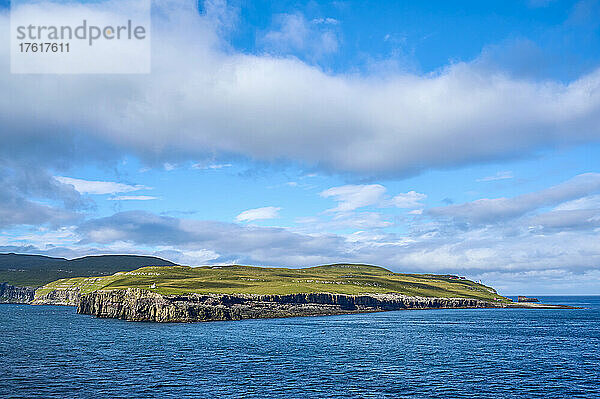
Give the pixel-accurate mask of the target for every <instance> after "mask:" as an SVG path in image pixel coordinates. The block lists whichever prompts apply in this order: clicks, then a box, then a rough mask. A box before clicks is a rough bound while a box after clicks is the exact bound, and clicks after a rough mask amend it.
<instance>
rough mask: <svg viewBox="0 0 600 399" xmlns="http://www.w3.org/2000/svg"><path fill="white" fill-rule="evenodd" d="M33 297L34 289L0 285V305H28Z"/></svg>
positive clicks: (5, 284)
mask: <svg viewBox="0 0 600 399" xmlns="http://www.w3.org/2000/svg"><path fill="white" fill-rule="evenodd" d="M34 295H35V288H31V287H16V286H14V285H10V284H8V283H0V303H29V302H31V301H32V300H33V297H34Z"/></svg>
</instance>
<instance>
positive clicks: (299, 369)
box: [0, 296, 600, 398]
mask: <svg viewBox="0 0 600 399" xmlns="http://www.w3.org/2000/svg"><path fill="white" fill-rule="evenodd" d="M540 299H542V300H543V301H544V302H547V303H562V304H571V305H576V306H583V307H585V309H581V310H525V309H472V310H458V309H457V310H413V311H398V312H384V313H373V314H360V315H342V316H328V317H298V318H289V319H271V320H244V321H236V322H211V323H192V324H154V323H133V322H126V321H121V320H107V319H96V318H93V317H90V316H83V315H78V314H76V313H75V309H74V308H71V307H55V306H28V305H0V329H1V330H0V397H2V398H34V397H40V398H54V397H56V398H118V397H128V398H154V397H160V398H188V397H189V398H213V397H231V398H239V397H248V398H252V397H256V398H269V397H285V398H317V397H323V398H334V397H360V398H386V397H389V398H404V397H406V398H598V397H600V297H598V296H596V297H545V298H540Z"/></svg>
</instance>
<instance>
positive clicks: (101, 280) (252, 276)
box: [36, 264, 504, 300]
mask: <svg viewBox="0 0 600 399" xmlns="http://www.w3.org/2000/svg"><path fill="white" fill-rule="evenodd" d="M153 284H156V288H151V286H152V285H153ZM72 287H80V288H81V290H82V292H84V293H87V292H91V291H94V290H98V289H119V288H132V287H135V288H142V289H147V290H150V291H154V292H158V293H161V294H183V293H191V292H195V293H213V294H237V293H239V294H292V293H309V292H330V293H339V294H362V293H387V292H397V293H401V294H405V295H411V296H428V297H464V298H480V299H489V300H494V299H495V298H501V297H500V296H499V295H498V294H497V293H496V291H495V290H494V289H493V288H490V287H487V286H485V285H482V284H477V283H475V282H473V281H469V280H462V279H457V278H456V277H454V278H453V276H448V275H433V274H400V273H393V272H391V271H389V270H387V269H384V268H382V267H377V266H369V265H346V264H340V265H328V266H316V267H309V268H304V269H284V268H264V267H251V266H213V267H209V266H205V267H194V268H192V267H188V266H171V267H143V268H140V269H137V270H133V271H130V272H118V273H116V274H113V275H111V276H102V277H78V278H70V279H62V280H58V281H54V282H52V283H50V284H47V285H45V286H44V287H43V288H41V289H39V290H38V292H37V293H36V295H40V294H43V293H45V292H48V291H49V290H53V289H58V288H72ZM501 299H502V300H504V298H501Z"/></svg>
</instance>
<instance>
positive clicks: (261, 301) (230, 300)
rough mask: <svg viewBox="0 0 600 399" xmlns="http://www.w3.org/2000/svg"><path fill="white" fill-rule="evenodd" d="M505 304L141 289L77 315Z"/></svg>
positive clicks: (167, 317) (206, 316) (96, 301)
mask: <svg viewBox="0 0 600 399" xmlns="http://www.w3.org/2000/svg"><path fill="white" fill-rule="evenodd" d="M504 306H505V305H504V304H503V303H496V302H488V301H482V300H479V299H470V298H425V297H409V296H405V295H400V294H369V295H343V294H329V293H310V294H291V295H242V294H239V295H201V294H187V295H160V294H157V293H154V292H151V291H145V290H140V289H127V290H110V291H102V290H101V291H95V292H92V293H89V294H86V295H82V296H81V298H80V301H79V305H78V307H77V312H78V313H82V314H89V315H94V316H96V317H102V318H117V319H124V320H131V321H155V322H193V321H214V320H241V319H256V318H273V317H292V316H316V315H333V314H345V313H364V312H376V311H384V310H401V309H445V308H490V307H504Z"/></svg>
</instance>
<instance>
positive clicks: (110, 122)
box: [0, 2, 600, 176]
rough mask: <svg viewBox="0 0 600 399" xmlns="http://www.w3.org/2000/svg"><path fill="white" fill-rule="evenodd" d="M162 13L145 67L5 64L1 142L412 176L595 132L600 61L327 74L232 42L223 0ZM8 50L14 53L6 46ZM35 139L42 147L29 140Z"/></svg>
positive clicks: (61, 152) (599, 123)
mask: <svg viewBox="0 0 600 399" xmlns="http://www.w3.org/2000/svg"><path fill="white" fill-rule="evenodd" d="M225 8H226V7H225ZM217 9H218V7H217ZM155 15H156V17H155V20H154V21H153V30H154V32H153V33H154V34H153V65H152V71H153V72H152V74H151V75H149V76H144V75H138V76H136V75H131V76H127V75H113V76H110V75H106V76H85V75H81V76H69V75H66V76H56V75H55V76H52V75H46V76H44V75H40V76H26V77H17V76H11V75H8V74H3V75H2V76H1V77H0V89H1V90H2V92H3V93H6V94H5V95H4V96H2V99H0V124H1V125H2V126H4V127H5V130H4V132H3V139H4V140H5V142H6V143H7V144H8V145H7V146H3V147H2V148H3V150H0V153H2V154H3V155H4V156H8V153H7V152H6V149H7V148H11V152H12V156H24V157H27V156H37V155H40V159H41V160H44V159H46V160H47V159H48V158H49V155H48V153H49V152H48V150H50V151H51V152H50V153H51V154H53V155H52V160H51V161H52V162H57V160H58V159H64V158H65V157H68V156H73V160H76V159H79V158H81V154H78V153H79V152H80V151H82V150H84V149H85V148H86V147H90V148H93V149H95V151H93V153H94V154H95V156H96V157H99V158H107V157H108V158H110V157H115V156H119V154H121V155H123V154H134V155H136V156H138V157H139V158H141V159H144V160H146V161H148V162H154V161H156V160H158V159H161V160H163V161H172V162H176V161H178V160H182V159H201V158H203V157H209V156H210V157H213V158H214V155H215V154H217V156H219V157H226V156H229V155H233V154H235V155H241V156H243V157H247V158H250V159H255V160H260V161H275V160H287V161H290V162H295V163H299V164H301V165H311V166H317V167H320V168H322V169H324V170H328V171H335V172H341V173H347V172H350V173H354V174H357V175H363V176H383V175H385V176H405V175H409V174H414V173H418V172H420V171H422V170H425V169H431V168H450V167H455V166H460V165H468V164H473V163H478V162H482V161H490V160H498V159H506V158H509V157H516V156H522V155H524V154H530V153H532V152H535V151H537V150H540V149H544V148H548V147H552V146H557V145H563V144H576V143H583V142H590V141H598V139H599V138H600V71H599V70H596V71H594V72H592V73H590V74H588V75H585V76H581V77H579V78H578V79H576V80H574V81H572V82H570V83H566V84H564V83H560V82H552V81H543V82H536V81H532V80H519V79H515V78H511V77H510V76H508V75H504V74H503V73H502V72H499V71H488V70H485V69H482V68H481V66H479V65H474V64H470V63H457V64H453V65H450V66H448V67H447V68H445V69H443V70H440V71H438V72H437V73H434V74H431V75H426V76H419V75H413V74H406V73H397V74H395V75H392V76H385V77H379V76H376V75H366V76H365V75H363V76H360V75H346V74H330V73H326V72H324V71H322V70H321V69H319V68H318V67H316V66H312V65H308V64H306V63H304V62H302V61H300V60H298V59H296V58H292V57H282V56H275V55H268V54H267V55H251V54H242V53H237V52H235V51H234V50H232V49H231V48H230V47H229V46H228V45H227V43H226V42H224V41H222V39H221V36H222V35H221V36H220V32H221V31H222V29H224V28H223V26H224V25H226V23H227V22H228V21H229V20H228V19H227V18H225V17H223V15H227V13H226V12H216V11H214V10H213V11H212V12H211V13H208V14H204V15H200V14H198V13H197V12H196V11H195V8H194V7H193V6H192V5H191V4H179V5H176V4H175V3H173V2H166V3H164V4H161V5H158V6H157V11H156V12H155ZM1 18H2V23H1V24H0V25H1V26H2V27H3V28H2V29H3V32H2V33H3V35H5V34H6V27H7V26H8V22H7V17H6V15H3V16H2V17H1ZM224 19H225V22H224ZM191 38H194V40H191ZM181 60H186V62H185V63H183V62H180V61H181ZM0 63H1V64H2V67H3V68H5V67H6V66H7V65H8V53H7V52H6V48H4V49H3V50H2V52H1V53H0ZM86 93H93V95H91V94H90V95H88V94H86ZM107 98H110V99H111V101H105V99H107ZM32 110H35V114H36V118H31V117H30V115H31V111H32ZM157 110H160V112H156V111H157ZM57 138H58V141H57ZM33 141H37V142H38V143H39V147H40V148H42V149H44V150H45V151H43V152H41V153H39V154H38V153H36V151H35V150H34V151H31V146H30V143H31V142H33ZM26 148H27V149H28V151H26V150H25V149H26ZM90 152H92V151H90ZM48 161H50V160H48Z"/></svg>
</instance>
